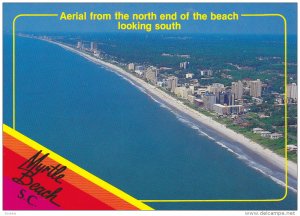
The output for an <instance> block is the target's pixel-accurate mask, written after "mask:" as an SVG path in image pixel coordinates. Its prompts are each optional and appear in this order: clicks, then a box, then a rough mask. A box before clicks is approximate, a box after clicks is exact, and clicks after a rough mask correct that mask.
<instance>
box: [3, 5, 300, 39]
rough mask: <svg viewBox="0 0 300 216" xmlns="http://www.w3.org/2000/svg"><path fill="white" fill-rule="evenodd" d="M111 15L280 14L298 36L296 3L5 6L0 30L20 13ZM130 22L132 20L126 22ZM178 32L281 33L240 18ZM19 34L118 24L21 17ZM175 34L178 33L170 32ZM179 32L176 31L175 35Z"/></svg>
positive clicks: (273, 25) (269, 20) (271, 24)
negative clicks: (119, 13) (92, 13)
mask: <svg viewBox="0 0 300 216" xmlns="http://www.w3.org/2000/svg"><path fill="white" fill-rule="evenodd" d="M85 11H86V12H87V13H89V12H94V13H114V12H116V11H120V12H124V13H129V14H132V13H147V12H152V11H153V12H155V13H157V14H160V13H173V12H178V13H179V14H180V13H184V12H187V11H189V12H191V13H192V12H196V11H197V12H199V13H206V14H210V13H211V12H214V13H232V12H236V13H238V14H243V13H272V14H273V13H276V14H277V13H279V14H282V15H284V16H285V17H286V19H287V24H288V34H297V4H296V3H69V4H68V3H4V4H3V31H4V33H10V32H11V31H12V21H13V19H14V17H15V16H16V15H18V14H21V13H55V14H60V13H61V12H66V13H75V12H85ZM129 22H132V21H129ZM181 25H182V29H181V30H180V33H194V32H198V33H204V34H283V21H282V19H281V18H280V17H239V20H238V21H181ZM16 29H17V31H18V32H80V33H84V32H98V33H101V32H115V31H117V21H115V20H112V21H105V22H103V21H60V20H59V17H21V18H19V19H18V20H17V24H16ZM173 32H174V33H176V32H178V31H173ZM178 33H179V32H178Z"/></svg>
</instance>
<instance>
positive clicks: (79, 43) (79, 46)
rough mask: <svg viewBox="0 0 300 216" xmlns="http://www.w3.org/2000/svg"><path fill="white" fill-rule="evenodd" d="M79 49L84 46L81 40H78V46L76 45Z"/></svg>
mask: <svg viewBox="0 0 300 216" xmlns="http://www.w3.org/2000/svg"><path fill="white" fill-rule="evenodd" d="M76 48H77V49H80V48H82V42H81V41H78V42H77V46H76Z"/></svg>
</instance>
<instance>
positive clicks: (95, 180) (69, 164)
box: [3, 124, 153, 210]
mask: <svg viewBox="0 0 300 216" xmlns="http://www.w3.org/2000/svg"><path fill="white" fill-rule="evenodd" d="M3 131H4V132H5V133H7V134H9V135H11V136H12V137H14V138H16V139H18V140H20V141H21V142H23V143H24V144H26V145H28V146H30V147H31V148H33V149H35V150H37V151H39V150H42V151H44V152H49V153H50V154H49V157H50V158H51V159H53V160H55V161H57V162H58V163H61V164H64V165H65V166H67V167H68V168H69V169H70V170H72V171H73V172H75V173H78V174H79V175H81V176H83V177H84V178H86V179H88V180H89V181H91V182H93V183H94V184H96V185H98V186H100V187H102V188H104V189H105V190H107V191H109V192H111V193H112V194H114V195H116V196H118V197H120V198H121V199H123V200H125V201H126V202H128V203H130V204H131V205H133V206H135V207H137V208H138V209H141V210H153V208H151V207H150V206H148V205H146V204H144V203H142V202H141V201H139V200H137V199H135V198H134V197H132V196H130V195H128V194H127V193H125V192H123V191H121V190H120V189H118V188H116V187H114V186H112V185H111V184H109V183H107V182H106V181H104V180H102V179H100V178H98V177H96V176H94V175H93V174H91V173H89V172H88V171H86V170H84V169H82V168H80V167H79V166H77V165H75V164H74V163H72V162H70V161H69V160H67V159H65V158H63V157H62V156H60V155H58V154H56V153H54V152H53V151H51V150H49V149H47V148H46V147H44V146H42V145H41V144H39V143H37V142H35V141H33V140H32V139H30V138H28V137H26V136H25V135H23V134H21V133H19V132H18V131H16V130H14V129H13V128H11V127H9V126H7V125H5V124H3Z"/></svg>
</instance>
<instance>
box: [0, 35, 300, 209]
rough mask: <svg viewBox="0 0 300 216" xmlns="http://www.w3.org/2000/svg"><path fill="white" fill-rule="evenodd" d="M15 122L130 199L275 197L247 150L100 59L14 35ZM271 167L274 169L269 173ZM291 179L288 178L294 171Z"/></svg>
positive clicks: (291, 196) (7, 109)
mask: <svg viewBox="0 0 300 216" xmlns="http://www.w3.org/2000/svg"><path fill="white" fill-rule="evenodd" d="M11 44H12V42H11V35H4V77H3V80H4V98H3V104H4V115H3V117H4V120H3V121H4V123H5V124H7V125H9V126H12V102H11V101H12V95H11V93H12V88H11V83H12V77H11V69H12V68H11V65H12V60H11V59H12V52H11V50H12V45H11ZM16 129H17V130H18V131H20V132H21V133H23V134H25V135H26V136H28V137H30V138H31V139H33V140H35V141H37V142H39V143H41V144H42V145H44V146H46V147H47V148H49V149H51V150H52V151H54V152H56V153H58V154H60V155H62V156H63V157H65V158H67V159H68V160H70V161H71V162H73V163H75V164H77V165H79V166H80V167H82V168H84V169H86V170H87V171H89V172H91V173H93V174H94V175H96V176H98V177H100V178H101V179H103V180H105V181H107V182H109V183H111V184H112V185H114V186H116V187H118V188H120V189H121V190H123V191H125V192H126V193H128V194H130V195H132V196H133V197H135V198H137V199H140V200H153V199H155V200H156V199H198V200H200V199H276V198H280V197H282V196H283V195H284V187H283V186H282V185H280V184H279V182H277V181H274V179H271V178H270V176H269V175H268V174H266V173H270V172H271V171H270V170H267V169H266V168H265V167H263V166H261V165H260V164H259V163H257V164H256V163H253V162H252V163H251V162H250V161H251V160H250V159H249V158H251V157H252V160H254V161H256V162H257V161H259V160H255V156H254V155H251V154H250V153H249V154H247V151H246V150H244V149H241V148H239V147H236V146H235V144H234V141H232V140H228V139H227V138H224V137H222V136H220V135H218V134H216V133H215V132H214V131H213V130H211V129H208V128H206V127H205V126H203V125H197V124H196V123H194V122H193V121H192V120H191V119H188V117H186V116H183V115H181V114H180V113H178V112H176V111H172V110H170V109H169V108H168V107H166V106H165V105H164V104H162V103H160V101H159V100H157V99H155V98H151V97H150V96H149V95H147V94H145V92H143V91H141V90H140V89H139V88H137V87H136V86H134V85H132V84H131V83H129V82H128V81H127V80H125V79H124V78H122V77H120V76H118V75H117V74H115V73H113V72H112V71H110V70H109V69H106V68H103V67H101V66H99V65H96V64H94V63H92V62H90V61H88V60H86V59H84V58H82V57H80V56H78V55H76V54H74V53H71V52H69V51H66V50H64V49H63V48H61V47H58V46H56V45H53V44H50V43H47V42H44V41H39V40H34V39H29V38H20V37H17V40H16ZM273 174H274V175H275V176H276V175H278V176H280V175H282V174H281V173H277V174H276V173H273ZM291 183H293V184H294V185H296V182H295V180H293V179H291ZM148 204H149V205H150V206H151V207H153V208H155V209H199V210H203V209H207V210H221V209H222V210H223V209H230V210H254V209H259V210H271V209H276V210H279V209H288V210H291V209H297V194H296V192H295V191H292V190H289V193H288V196H287V198H286V199H285V200H283V201H281V202H250V203H239V202H238V203H222V202H221V203H201V202H199V203H148Z"/></svg>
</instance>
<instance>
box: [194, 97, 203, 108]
mask: <svg viewBox="0 0 300 216" xmlns="http://www.w3.org/2000/svg"><path fill="white" fill-rule="evenodd" d="M194 104H195V105H196V106H198V107H203V106H204V102H203V100H201V99H199V98H195V99H194Z"/></svg>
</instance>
